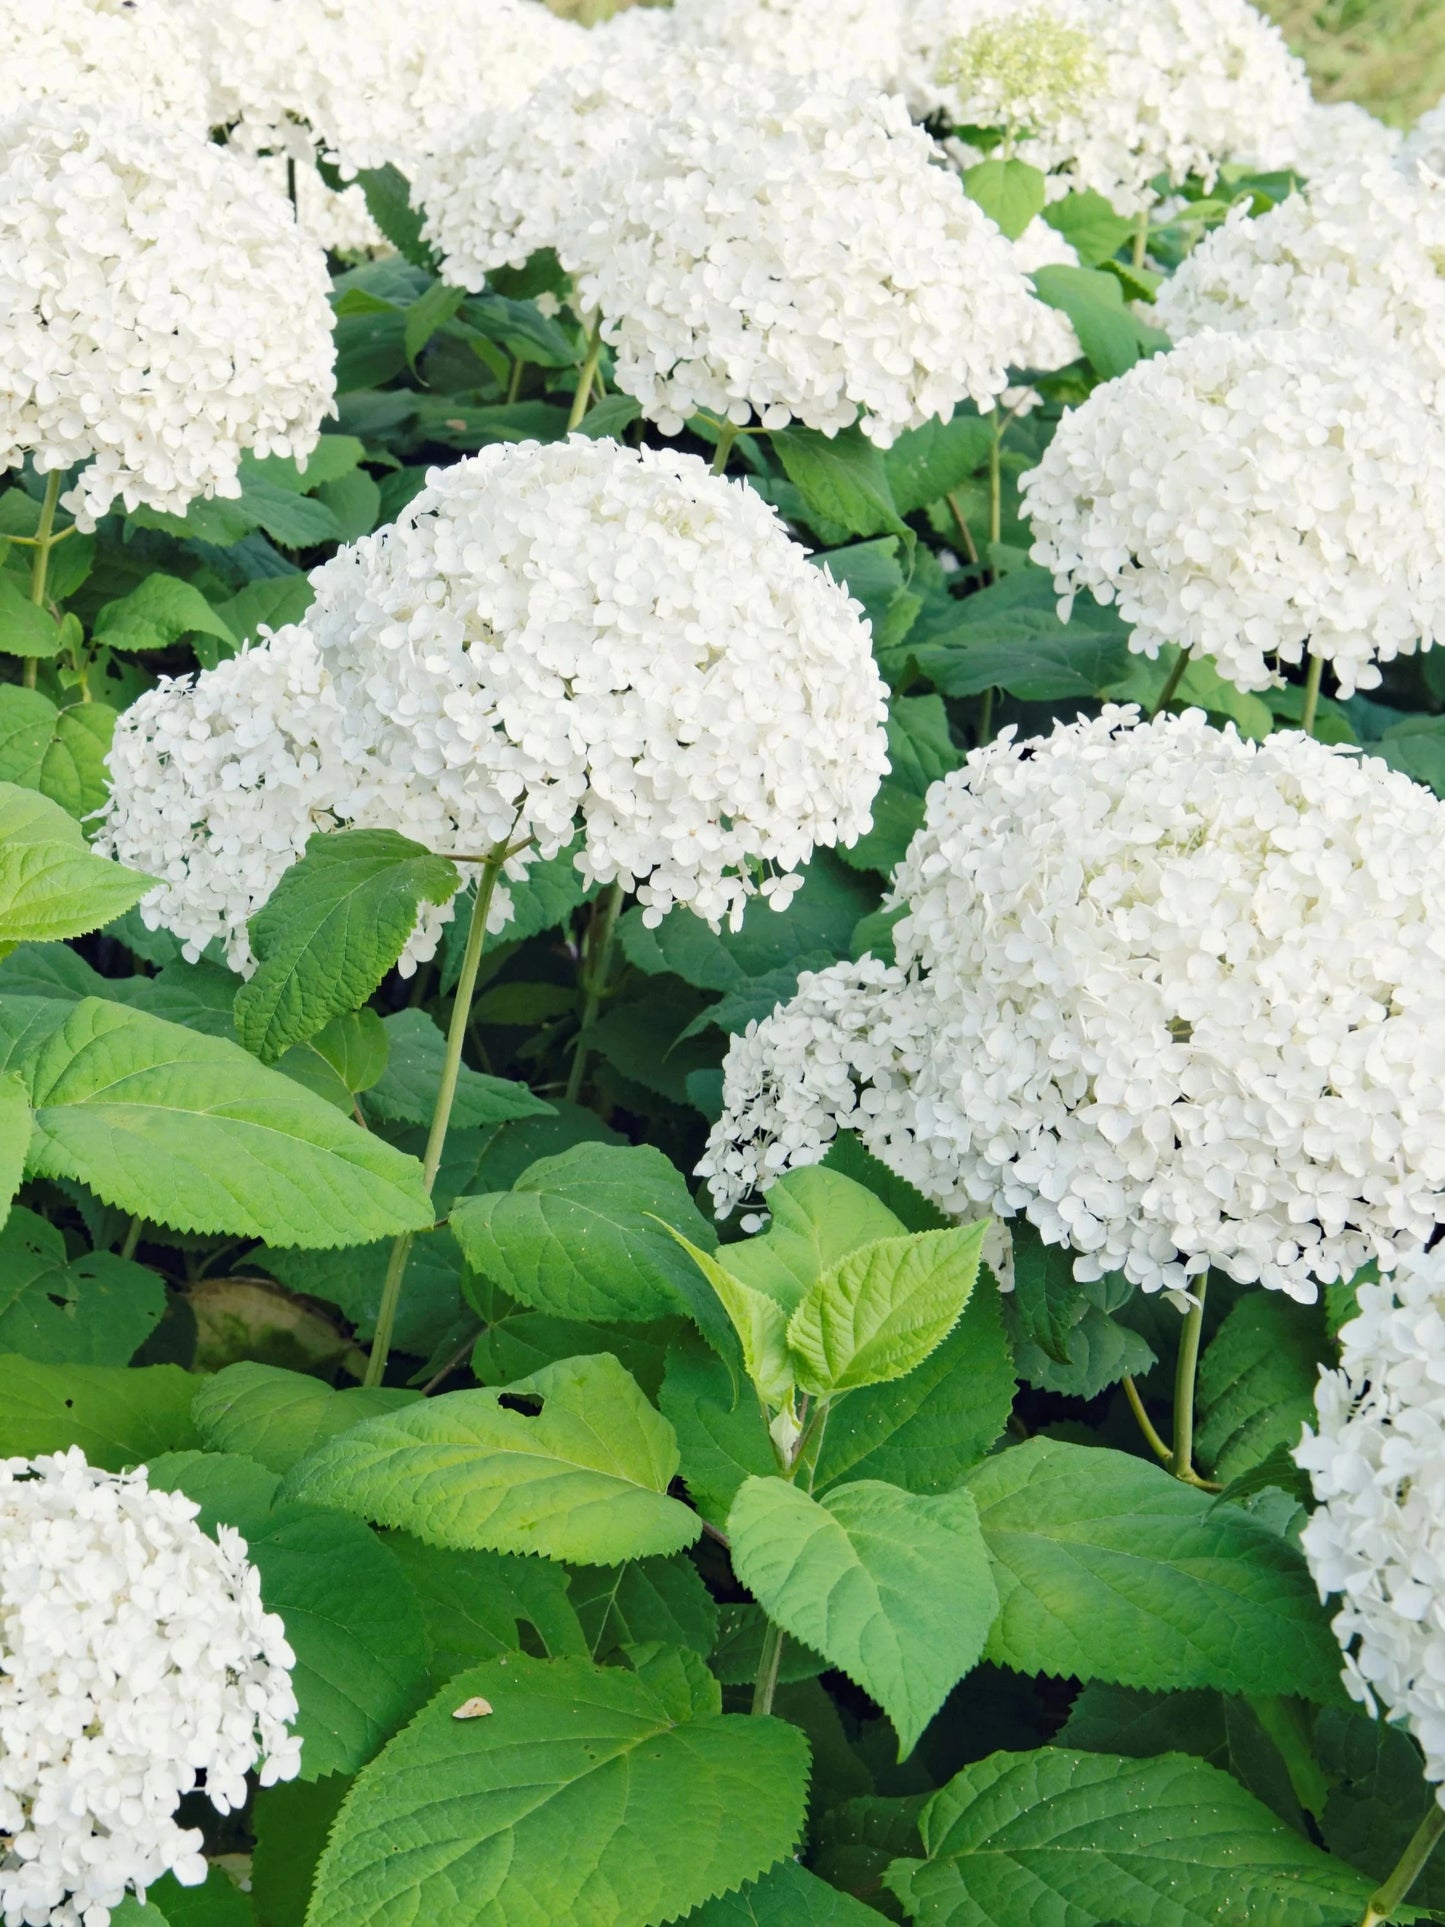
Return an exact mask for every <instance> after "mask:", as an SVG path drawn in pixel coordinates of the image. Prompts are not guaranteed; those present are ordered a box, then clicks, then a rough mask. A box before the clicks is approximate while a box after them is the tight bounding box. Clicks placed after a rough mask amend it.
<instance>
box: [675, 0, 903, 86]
mask: <svg viewBox="0 0 1445 1927" xmlns="http://www.w3.org/2000/svg"><path fill="white" fill-rule="evenodd" d="M908 5H909V0H673V6H672V9H671V12H670V13H669V14H663V15H661V16H659V17H660V18H662V19H666V20H668V21H669V22H670V24H671V27H672V30H673V32H674V33H675V34H676V35H677V37H678V38H680V39H685V40H688V41H691V42H694V43H699V44H707V45H710V46H712V47H714V48H719V49H722V50H724V51H726V52H727V53H729V54H731V55H733V56H734V57H735V58H736V59H738V60H741V61H743V62H744V63H746V64H747V65H749V66H752V67H770V68H773V69H776V70H780V71H782V72H784V73H789V74H799V75H806V74H816V73H821V72H827V73H830V74H835V75H837V76H839V77H840V78H842V79H845V80H856V81H860V82H862V83H864V84H865V85H867V86H869V87H871V88H873V89H875V90H876V91H877V92H879V93H886V92H891V91H892V90H893V89H894V88H895V87H896V86H897V84H898V74H899V65H900V61H901V58H902V46H903V22H904V18H905V16H906V14H907V10H908Z"/></svg>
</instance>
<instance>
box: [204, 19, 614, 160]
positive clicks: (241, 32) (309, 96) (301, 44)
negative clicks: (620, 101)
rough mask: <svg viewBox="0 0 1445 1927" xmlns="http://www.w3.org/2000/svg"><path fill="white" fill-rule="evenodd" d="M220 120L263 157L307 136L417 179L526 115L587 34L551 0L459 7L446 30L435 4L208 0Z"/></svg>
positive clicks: (336, 155)
mask: <svg viewBox="0 0 1445 1927" xmlns="http://www.w3.org/2000/svg"><path fill="white" fill-rule="evenodd" d="M205 12H206V21H207V27H208V30H209V32H210V36H211V48H212V62H213V69H214V73H215V76H216V117H217V120H218V121H219V122H221V123H223V124H226V125H234V124H236V123H239V124H240V126H241V128H242V129H243V130H244V132H245V138H246V140H247V142H248V144H249V146H250V147H251V148H253V149H254V150H258V151H261V150H267V149H281V150H283V151H284V150H285V149H286V147H287V142H288V139H289V137H290V131H291V130H292V129H293V128H294V127H296V126H301V127H304V128H307V129H309V130H310V131H311V133H312V134H313V135H314V137H315V139H316V141H317V143H318V144H319V146H320V147H321V149H322V150H323V151H324V152H325V153H326V154H328V155H329V156H330V157H331V158H332V159H334V160H335V161H337V162H338V164H339V165H340V166H341V167H342V169H343V171H345V172H347V173H350V172H352V171H354V170H356V169H358V168H372V167H381V166H384V165H385V164H386V163H387V162H392V163H394V164H395V165H396V166H398V167H399V168H400V169H401V171H402V172H403V173H404V174H407V175H408V177H410V175H411V172H412V170H413V167H414V165H415V163H416V161H417V159H418V158H419V157H420V156H421V155H424V154H426V153H430V152H433V151H435V150H436V149H438V148H440V147H443V146H444V145H445V143H446V141H447V140H448V138H449V137H450V134H451V131H452V129H453V127H454V126H455V125H456V124H457V123H458V122H461V121H464V120H466V119H467V118H468V117H470V116H471V115H474V114H476V113H477V112H479V111H480V110H482V109H483V108H497V109H504V108H510V107H514V106H517V105H519V104H520V103H521V101H522V100H524V99H525V98H526V96H527V95H528V94H529V93H530V92H531V91H532V89H533V88H534V87H535V86H536V85H537V83H538V81H539V79H540V78H541V77H542V76H543V75H544V74H545V73H548V72H550V71H551V70H552V69H553V68H555V67H559V66H563V65H566V64H568V63H569V62H571V61H575V60H580V59H582V58H583V57H584V56H585V54H586V51H587V46H588V36H587V33H586V30H585V29H584V28H582V27H579V26H577V25H576V23H575V22H572V21H566V20H560V19H558V18H557V17H556V16H555V15H554V14H552V13H549V12H548V10H547V9H546V8H545V7H543V6H540V5H538V4H537V0H456V4H455V5H453V6H452V7H451V8H450V9H449V10H448V15H447V20H446V25H445V30H443V31H439V30H438V24H437V16H436V12H435V9H434V8H430V7H427V6H425V5H423V4H421V0H205Z"/></svg>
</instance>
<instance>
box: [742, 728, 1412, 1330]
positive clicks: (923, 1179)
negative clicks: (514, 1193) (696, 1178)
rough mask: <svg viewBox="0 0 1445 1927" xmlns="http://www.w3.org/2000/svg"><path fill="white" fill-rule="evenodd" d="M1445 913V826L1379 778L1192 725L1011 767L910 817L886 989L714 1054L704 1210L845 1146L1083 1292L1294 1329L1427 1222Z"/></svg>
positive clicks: (1082, 735)
mask: <svg viewBox="0 0 1445 1927" xmlns="http://www.w3.org/2000/svg"><path fill="white" fill-rule="evenodd" d="M1442 888H1445V806H1442V805H1441V804H1440V803H1439V802H1438V801H1437V800H1436V799H1435V798H1434V797H1433V796H1431V795H1430V794H1429V793H1428V792H1427V791H1425V790H1423V789H1422V788H1420V787H1419V786H1418V785H1416V784H1414V783H1412V782H1410V780H1409V779H1408V778H1406V777H1404V776H1401V775H1399V774H1398V773H1396V772H1394V771H1391V770H1389V769H1387V768H1386V767H1385V766H1384V765H1383V764H1382V763H1380V762H1379V761H1377V760H1375V759H1367V760H1363V761H1360V760H1356V759H1354V758H1353V757H1351V756H1350V755H1348V754H1346V753H1344V752H1340V751H1336V750H1331V749H1328V748H1325V747H1323V746H1322V745H1320V744H1318V743H1315V742H1312V741H1310V740H1309V739H1307V738H1305V737H1303V736H1299V735H1294V734H1288V735H1282V736H1280V735H1277V736H1274V737H1271V738H1270V739H1269V740H1268V741H1267V742H1265V743H1263V744H1258V745H1256V744H1251V743H1245V742H1241V741H1240V739H1239V738H1238V736H1237V735H1236V734H1235V733H1234V731H1233V729H1232V728H1231V729H1229V730H1227V731H1225V732H1222V733H1221V732H1220V731H1217V730H1214V729H1211V728H1209V727H1208V725H1207V724H1206V722H1205V720H1204V717H1203V715H1202V714H1201V713H1200V712H1198V711H1192V712H1190V713H1188V714H1187V715H1185V716H1182V717H1172V716H1167V715H1166V716H1161V717H1159V718H1158V719H1156V720H1155V721H1154V722H1152V723H1148V724H1136V723H1135V722H1134V712H1132V711H1129V710H1119V709H1112V708H1111V709H1106V710H1105V711H1104V713H1103V714H1102V715H1101V716H1100V717H1098V718H1096V719H1093V720H1091V721H1083V722H1079V723H1077V724H1074V725H1072V726H1070V727H1062V726H1061V727H1058V728H1056V729H1055V731H1054V733H1053V735H1052V736H1050V737H1048V738H1045V739H1041V740H1037V741H1034V742H1029V743H1025V744H1017V743H1014V742H1012V741H1009V740H1005V739H1000V741H999V742H998V743H997V744H995V745H993V746H991V747H990V748H988V749H986V750H983V751H977V752H975V753H974V754H973V755H972V756H970V757H969V759H968V763H967V765H966V767H965V768H964V769H963V770H962V771H959V772H957V773H955V774H954V775H952V776H950V777H947V778H946V779H945V780H944V781H943V782H942V783H939V784H935V786H934V788H933V789H932V791H931V792H930V793H929V798H928V809H927V819H926V821H925V824H924V826H923V828H922V829H921V830H920V832H919V834H918V835H917V837H915V839H914V841H913V844H912V845H911V847H910V849H909V852H908V855H907V857H906V859H905V861H904V863H903V865H902V866H901V868H900V870H899V872H898V876H897V880H896V885H895V901H896V903H897V904H899V905H900V906H902V907H903V908H904V910H905V914H904V916H903V917H902V918H901V920H900V921H899V923H898V924H897V926H896V928H895V931H894V937H895V943H896V946H897V955H898V972H893V971H884V970H883V969H882V967H881V966H873V967H872V968H871V970H870V969H865V968H864V967H861V966H860V967H858V968H857V969H849V968H848V967H845V968H844V969H842V970H841V971H839V972H837V973H829V972H825V973H822V974H821V975H820V976H818V977H815V978H812V979H810V980H808V981H807V983H806V984H805V985H803V986H802V987H801V988H800V993H799V1002H798V1004H797V1005H796V1006H794V1005H792V1004H790V1005H788V1006H786V1007H785V1008H784V1009H783V1010H781V1011H780V1012H778V1013H775V1014H774V1016H772V1017H771V1018H769V1019H767V1020H766V1021H765V1022H764V1023H763V1024H761V1025H759V1026H757V1027H756V1028H755V1029H752V1030H750V1031H749V1033H748V1034H747V1036H746V1037H744V1038H743V1039H741V1040H737V1041H735V1042H734V1044H733V1046H732V1049H731V1051H730V1053H729V1058H728V1063H727V1067H726V1071H725V1090H724V1100H725V1107H726V1108H725V1112H724V1115H723V1118H722V1120H721V1122H720V1123H719V1124H718V1125H717V1127H716V1128H715V1130H714V1132H713V1136H712V1139H711V1141H710V1144H709V1149H708V1157H707V1163H706V1165H705V1167H704V1169H705V1170H706V1172H707V1175H708V1176H709V1177H710V1178H711V1180H712V1186H713V1192H714V1197H715V1199H716V1200H717V1202H718V1204H719V1206H720V1208H722V1209H724V1210H726V1209H729V1208H731V1207H732V1206H733V1205H734V1204H736V1203H737V1202H739V1201H740V1200H742V1199H744V1198H747V1197H748V1196H749V1195H750V1192H751V1190H752V1189H755V1188H759V1189H760V1188H764V1187H765V1185H766V1183H767V1182H768V1181H769V1180H770V1179H771V1177H772V1176H774V1175H776V1174H777V1172H778V1171H780V1170H782V1169H785V1168H787V1167H789V1166H791V1165H792V1164H794V1163H798V1162H808V1161H812V1160H815V1159H816V1158H817V1157H818V1156H819V1155H821V1150H820V1147H821V1146H825V1145H826V1143H827V1142H828V1140H829V1139H830V1138H831V1136H832V1135H833V1133H834V1131H835V1130H836V1129H837V1128H838V1127H839V1126H840V1125H842V1126H845V1127H846V1128H849V1129H854V1130H857V1131H858V1132H859V1134H860V1135H861V1136H862V1138H863V1140H864V1142H865V1143H866V1144H867V1145H868V1146H869V1148H870V1149H871V1150H873V1152H874V1153H875V1155H876V1156H878V1157H880V1158H881V1159H882V1160H883V1161H884V1162H885V1163H887V1164H888V1165H889V1166H890V1168H892V1169H893V1170H895V1171H897V1172H898V1173H899V1175H901V1176H903V1177H906V1178H908V1179H909V1180H910V1181H911V1182H912V1183H914V1184H915V1185H917V1186H918V1188H919V1189H920V1190H922V1191H924V1192H925V1193H926V1194H927V1195H928V1196H929V1197H931V1198H932V1199H933V1200H934V1201H935V1202H936V1203H937V1204H939V1205H940V1207H942V1208H943V1209H945V1210H947V1211H950V1212H952V1213H954V1214H956V1215H957V1216H959V1217H963V1218H971V1217H976V1216H977V1215H978V1214H979V1212H980V1210H981V1209H988V1210H991V1211H994V1212H996V1213H998V1214H1000V1215H1004V1216H1011V1215H1013V1214H1015V1213H1017V1212H1020V1211H1022V1212H1023V1213H1024V1214H1025V1215H1026V1216H1027V1217H1028V1218H1029V1219H1031V1220H1032V1222H1033V1223H1034V1224H1035V1225H1036V1226H1037V1227H1038V1229H1039V1231H1040V1232H1041V1234H1042V1235H1043V1236H1044V1238H1045V1239H1046V1240H1048V1241H1050V1242H1052V1243H1057V1244H1068V1245H1070V1246H1072V1248H1073V1250H1074V1251H1075V1253H1076V1254H1077V1256H1076V1259H1075V1272H1076V1275H1077V1276H1078V1277H1080V1278H1081V1279H1091V1278H1097V1277H1100V1276H1102V1275H1103V1274H1105V1273H1108V1272H1113V1271H1122V1272H1124V1274H1125V1275H1126V1276H1127V1277H1128V1278H1129V1279H1130V1280H1132V1281H1133V1282H1134V1283H1136V1284H1138V1285H1140V1286H1142V1287H1143V1288H1144V1289H1145V1290H1159V1289H1161V1288H1162V1289H1167V1290H1182V1289H1186V1288H1187V1286H1188V1283H1189V1280H1190V1279H1191V1278H1192V1277H1194V1276H1196V1275H1197V1274H1198V1273H1200V1272H1202V1271H1203V1270H1204V1269H1205V1268H1206V1267H1207V1266H1209V1265H1211V1264H1212V1265H1217V1266H1220V1267H1221V1268H1222V1269H1223V1270H1224V1271H1226V1272H1227V1273H1228V1274H1229V1275H1230V1276H1231V1277H1233V1278H1235V1279H1238V1280H1239V1281H1240V1282H1243V1283H1251V1282H1259V1283H1262V1284H1264V1285H1266V1286H1269V1287H1271V1288H1273V1289H1277V1290H1283V1291H1286V1292H1288V1293H1289V1294H1290V1295H1291V1296H1293V1297H1296V1298H1299V1299H1302V1300H1305V1301H1309V1300H1310V1299H1312V1298H1313V1296H1314V1294H1315V1288H1316V1285H1317V1284H1318V1283H1328V1282H1331V1281H1333V1280H1335V1279H1339V1278H1348V1277H1350V1276H1352V1275H1353V1274H1354V1273H1355V1272H1356V1271H1357V1270H1358V1269H1359V1268H1360V1267H1361V1265H1363V1264H1364V1263H1365V1262H1366V1261H1367V1260H1369V1259H1371V1258H1374V1259H1378V1260H1379V1261H1380V1262H1381V1263H1382V1264H1385V1265H1389V1264H1391V1263H1392V1262H1393V1261H1394V1258H1395V1256H1396V1254H1397V1252H1399V1251H1400V1250H1404V1249H1409V1248H1410V1247H1411V1246H1412V1245H1414V1244H1415V1243H1418V1242H1419V1240H1420V1239H1421V1238H1423V1237H1424V1236H1426V1235H1427V1234H1428V1232H1429V1231H1430V1229H1431V1227H1432V1226H1433V1225H1434V1223H1435V1221H1436V1219H1437V1217H1438V1216H1440V1215H1441V1209H1442V1206H1445V1107H1442V1105H1441V1102H1440V1093H1441V1090H1442V1088H1445V1041H1442V1039H1445V925H1442V922H1441V910H1440V904H1441V903H1442V901H1445V897H1442V894H1441V893H1442ZM1286 939H1287V941H1286ZM899 973H902V974H901V976H900V974H899ZM904 979H906V983H905V981H904ZM814 1054H816V1055H817V1056H818V1059H819V1063H818V1066H817V1067H815V1066H814V1065H813V1062H812V1058H813V1056H814ZM805 1066H806V1067H805ZM850 1082H851V1084H852V1085H853V1086H854V1087H855V1088H853V1089H852V1090H846V1091H845V1089H844V1087H845V1085H847V1084H849V1083H850Z"/></svg>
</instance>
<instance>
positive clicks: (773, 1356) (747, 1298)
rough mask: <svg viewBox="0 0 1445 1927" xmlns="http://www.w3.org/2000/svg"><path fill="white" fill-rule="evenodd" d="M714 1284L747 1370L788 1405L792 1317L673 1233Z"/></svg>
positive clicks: (761, 1391) (765, 1394)
mask: <svg viewBox="0 0 1445 1927" xmlns="http://www.w3.org/2000/svg"><path fill="white" fill-rule="evenodd" d="M672 1235H673V1236H674V1237H675V1238H676V1239H677V1242H678V1243H679V1244H680V1245H681V1246H682V1248H683V1250H684V1251H686V1252H687V1254H688V1256H689V1257H690V1258H691V1259H692V1261H693V1263H694V1264H695V1265H696V1266H697V1268H698V1270H699V1271H700V1272H701V1273H702V1275H703V1277H704V1278H706V1280H707V1282H708V1283H709V1284H710V1285H711V1286H712V1288H713V1291H714V1292H715V1293H716V1295H717V1299H718V1302H719V1304H720V1305H721V1306H722V1308H723V1310H724V1311H725V1312H726V1313H727V1315H728V1318H729V1320H730V1322H731V1324H732V1328H733V1330H734V1331H735V1332H736V1333H737V1335H738V1338H739V1340H740V1342H741V1344H742V1348H743V1369H744V1370H745V1371H746V1372H747V1375H748V1377H749V1378H750V1379H751V1380H752V1382H753V1384H754V1385H755V1386H756V1387H757V1393H758V1397H759V1398H761V1399H764V1400H766V1401H767V1403H768V1404H769V1405H785V1404H786V1403H787V1401H788V1400H789V1398H791V1396H792V1393H793V1387H794V1384H795V1383H796V1380H795V1378H794V1369H795V1368H794V1364H793V1358H792V1355H791V1353H790V1352H789V1350H788V1319H787V1313H786V1311H785V1310H784V1308H783V1307H782V1306H781V1305H780V1304H779V1303H778V1301H777V1299H776V1298H772V1297H769V1296H768V1295H767V1294H766V1293H765V1292H761V1291H755V1290H754V1289H753V1287H752V1286H751V1285H745V1284H744V1283H743V1282H742V1280H741V1279H740V1278H735V1277H734V1276H733V1274H732V1272H731V1271H729V1270H727V1269H726V1267H725V1266H723V1265H721V1264H719V1262H718V1260H717V1259H716V1258H714V1257H713V1256H712V1254H711V1253H710V1252H706V1251H700V1250H699V1249H698V1247H697V1246H696V1245H695V1244H691V1243H689V1241H688V1240H687V1239H686V1238H684V1237H683V1235H682V1233H681V1232H680V1231H674V1232H673V1234H672Z"/></svg>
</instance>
